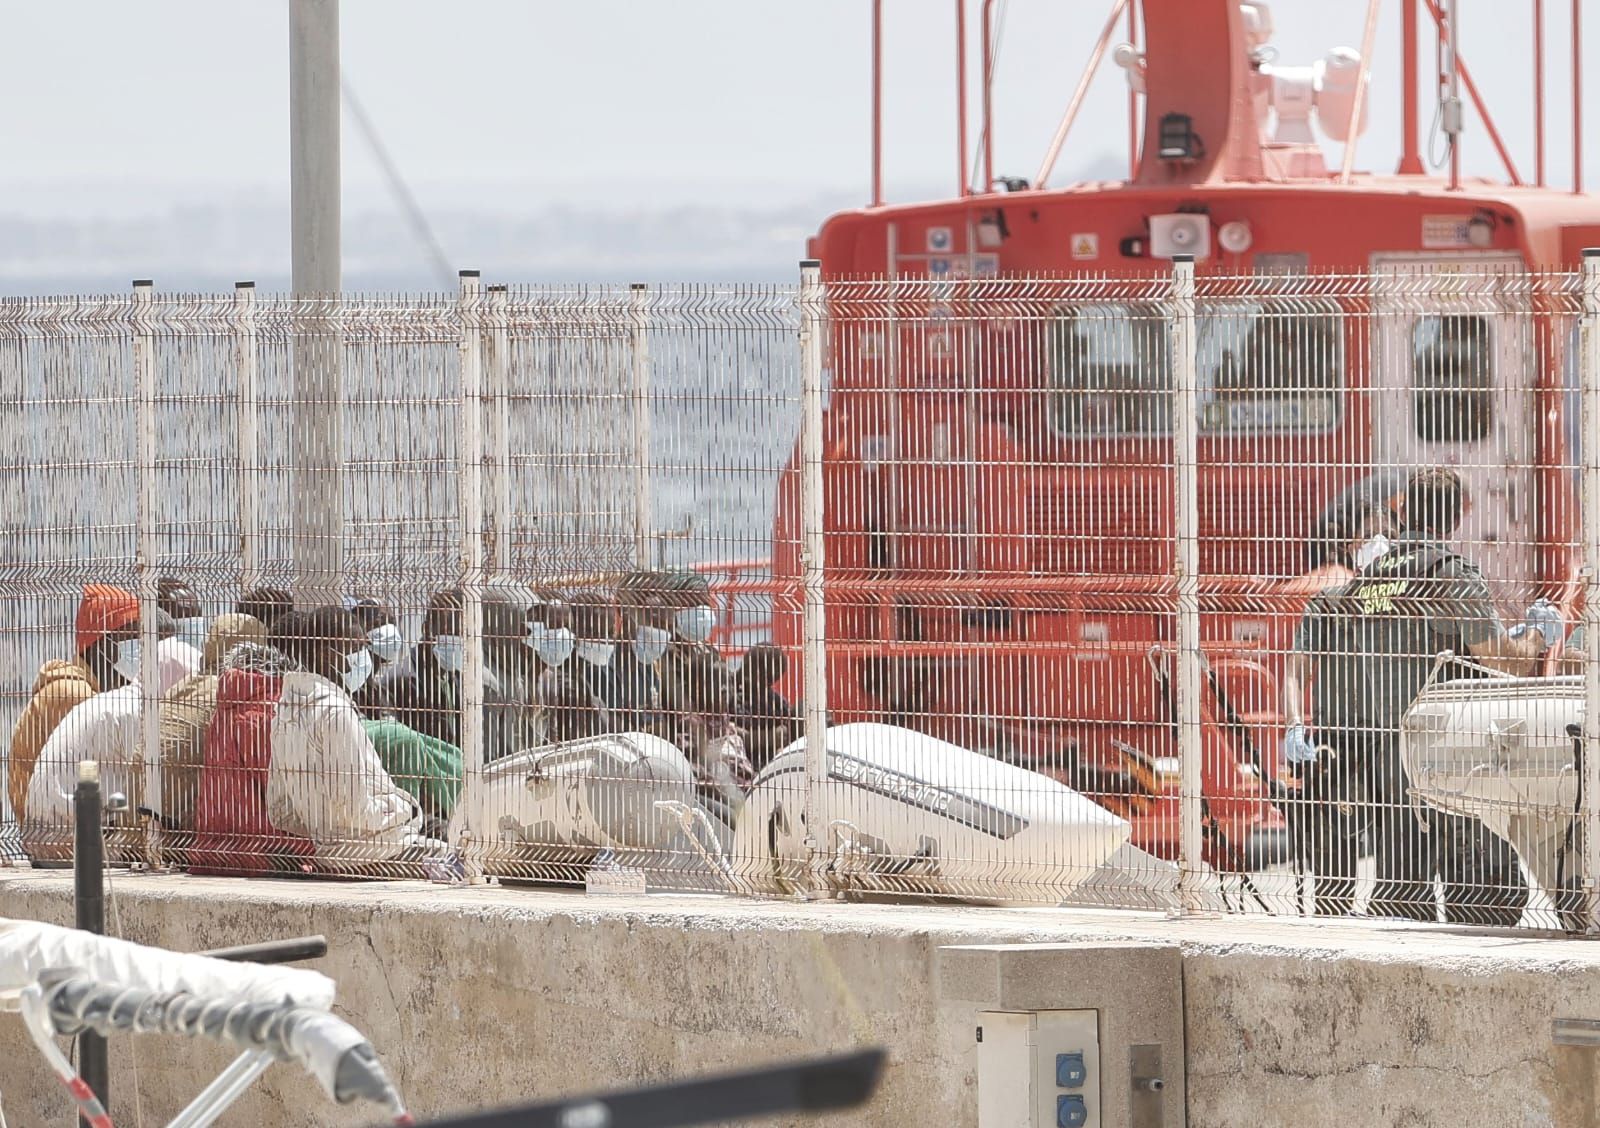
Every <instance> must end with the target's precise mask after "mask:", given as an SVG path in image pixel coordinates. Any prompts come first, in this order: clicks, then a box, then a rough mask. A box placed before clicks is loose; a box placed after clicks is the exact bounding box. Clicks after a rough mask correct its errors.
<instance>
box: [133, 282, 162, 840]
mask: <svg viewBox="0 0 1600 1128" xmlns="http://www.w3.org/2000/svg"><path fill="white" fill-rule="evenodd" d="M154 289H155V287H154V284H153V283H152V282H151V281H150V280H149V279H147V278H142V279H139V280H138V281H136V282H134V284H133V378H134V384H135V386H136V394H137V395H138V397H139V411H138V427H139V442H138V452H139V506H138V510H139V651H140V656H139V682H140V690H139V699H140V713H139V733H140V737H139V739H140V743H141V746H142V750H143V751H142V757H143V760H144V765H143V766H144V773H143V774H144V782H143V793H142V795H137V796H136V795H130V796H128V801H129V802H130V803H131V804H133V806H134V807H135V808H137V807H149V808H150V809H151V810H153V811H160V810H161V713H160V709H161V675H160V669H161V667H160V656H159V655H158V654H157V653H156V648H157V647H158V646H159V645H160V641H161V640H160V637H159V635H158V634H157V631H156V619H157V614H156V611H157V601H158V598H159V595H160V592H159V586H158V580H159V572H160V568H161V558H160V550H161V546H160V541H159V538H158V537H157V534H156V530H157V525H158V522H159V521H160V519H161V514H160V511H159V508H158V505H157V488H156V355H155V332H154V329H153V319H152V317H151V305H152V300H153V296H154Z"/></svg>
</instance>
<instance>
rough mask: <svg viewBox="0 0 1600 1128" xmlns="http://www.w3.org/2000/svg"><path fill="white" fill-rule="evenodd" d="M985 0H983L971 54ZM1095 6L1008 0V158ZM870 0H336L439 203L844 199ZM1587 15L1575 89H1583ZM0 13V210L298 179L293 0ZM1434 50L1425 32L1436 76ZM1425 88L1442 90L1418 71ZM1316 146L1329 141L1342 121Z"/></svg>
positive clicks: (1487, 36)
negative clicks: (291, 122) (293, 136)
mask: <svg viewBox="0 0 1600 1128" xmlns="http://www.w3.org/2000/svg"><path fill="white" fill-rule="evenodd" d="M953 7H954V6H953V5H952V4H949V3H943V2H940V0H888V2H887V4H886V9H887V23H888V41H887V42H888V48H887V64H886V73H887V79H888V90H889V97H888V103H887V107H888V112H887V120H886V133H887V137H888V161H887V167H888V172H889V185H890V189H891V195H893V196H896V197H898V198H902V199H904V198H915V197H917V196H923V195H926V194H929V193H935V192H937V193H941V194H942V193H947V192H949V191H950V190H951V189H952V188H953V187H954V183H955V163H956V160H955V154H954V143H953V135H954V110H953V106H954V91H953V83H952V72H953V68H954V60H953V41H954V35H953V26H954V19H953V14H952V13H953ZM979 7H980V5H979V3H978V2H977V0H972V2H971V4H970V11H971V16H970V23H971V27H972V30H971V47H972V55H973V63H972V66H971V72H972V74H973V75H974V77H975V76H976V73H977V64H976V56H977V47H978V44H977V13H978V9H979ZM1108 7H1109V5H1108V4H1107V3H1103V2H1100V0H1094V2H1090V0H1003V2H1002V4H1001V8H1002V9H1003V10H1004V13H1005V15H1004V18H1005V37H1004V39H1003V42H1002V44H1001V47H1000V58H999V64H998V78H997V83H996V104H997V107H998V125H997V134H998V144H997V154H998V158H997V161H996V165H997V168H998V169H1000V170H1003V171H1005V172H1010V173H1020V174H1022V175H1027V176H1030V177H1031V176H1032V175H1033V173H1034V171H1035V169H1036V167H1037V165H1038V162H1039V158H1040V155H1041V153H1042V151H1043V149H1044V147H1045V144H1046V142H1047V141H1048V138H1049V136H1050V133H1051V132H1052V130H1053V127H1054V124H1055V121H1056V118H1057V117H1058V116H1059V114H1060V112H1061V109H1062V107H1063V106H1064V104H1065V103H1066V100H1067V97H1068V95H1069V94H1070V92H1071V90H1072V87H1073V85H1074V84H1075V82H1076V81H1077V78H1078V74H1079V72H1080V70H1081V68H1082V65H1083V62H1084V60H1085V58H1086V57H1087V54H1088V51H1089V47H1090V44H1091V42H1092V39H1093V36H1094V34H1095V33H1096V31H1097V30H1098V28H1099V26H1100V24H1101V23H1102V21H1103V20H1104V18H1105V13H1106V11H1107V10H1108ZM1546 7H1547V8H1548V9H1549V10H1550V12H1549V29H1548V41H1549V51H1550V67H1549V70H1550V74H1549V88H1550V90H1551V92H1552V93H1553V94H1555V95H1556V97H1555V98H1553V99H1552V102H1551V106H1550V113H1549V127H1550V139H1551V145H1550V158H1549V170H1550V173H1551V175H1552V177H1553V178H1555V179H1559V180H1563V181H1564V180H1565V178H1566V177H1567V175H1568V171H1567V170H1568V167H1569V164H1568V153H1569V148H1568V145H1569V142H1568V125H1567V122H1568V114H1567V104H1568V102H1567V99H1568V94H1567V91H1568V81H1569V48H1568V47H1567V45H1566V44H1567V41H1568V35H1567V29H1568V25H1567V17H1566V13H1567V9H1568V6H1567V5H1566V4H1564V3H1550V4H1547V5H1546ZM1364 8H1365V5H1364V4H1362V3H1359V2H1358V0H1345V2H1342V3H1331V2H1327V0H1280V2H1279V3H1278V4H1277V5H1276V8H1275V16H1276V20H1277V24H1278V28H1279V33H1278V35H1277V37H1276V42H1277V43H1278V45H1279V47H1280V52H1281V53H1280V59H1281V61H1283V62H1307V63H1309V62H1311V61H1312V60H1313V59H1315V58H1316V57H1318V56H1319V55H1320V54H1322V53H1323V52H1324V51H1325V50H1326V49H1327V48H1329V47H1332V46H1334V45H1336V44H1349V45H1352V46H1359V43H1360V38H1361V23H1362V13H1363V10H1364ZM1461 8H1462V10H1463V29H1464V30H1463V55H1464V56H1465V58H1466V59H1467V61H1468V63H1469V64H1470V65H1472V66H1473V67H1475V68H1476V70H1477V74H1478V78H1479V80H1480V83H1481V85H1482V86H1483V87H1484V89H1485V91H1486V93H1487V94H1488V96H1489V98H1490V101H1491V104H1492V105H1493V106H1494V107H1495V111H1496V115H1497V117H1498V118H1499V120H1500V123H1501V126H1502V129H1504V130H1505V131H1506V132H1507V133H1508V134H1509V135H1510V136H1511V138H1512V144H1513V146H1514V149H1515V153H1516V156H1517V158H1518V160H1519V162H1520V163H1521V164H1522V166H1523V169H1524V173H1525V175H1531V165H1532V156H1531V154H1532V148H1533V145H1532V132H1531V124H1530V123H1531V109H1530V105H1531V88H1532V77H1531V64H1530V42H1531V34H1530V29H1529V24H1530V17H1529V15H1528V13H1529V12H1530V11H1531V4H1530V3H1527V2H1524V0H1461ZM869 10H870V5H869V3H868V0H804V2H800V0H582V2H568V3H561V4H558V3H554V2H552V0H522V2H509V0H451V2H448V3H446V2H445V0H432V2H426V0H344V4H343V32H342V35H343V56H344V62H345V68H346V74H347V76H348V77H349V79H350V80H351V81H352V82H353V84H354V85H355V87H356V89H357V91H358V92H359V94H360V96H361V98H362V100H363V101H364V102H365V104H366V107H367V109H368V112H369V113H370V114H371V116H372V117H373V118H374V119H375V121H376V124H377V126H378V128H379V130H380V131H381V133H382V134H383V136H384V138H385V139H386V141H387V143H388V145H389V147H390V148H391V150H392V152H393V155H394V157H395V160H396V161H397V163H398V165H399V166H400V168H401V170H402V171H403V173H404V175H405V176H406V177H407V179H408V180H410V181H411V182H412V184H413V186H414V188H415V190H416V192H417V195H418V197H419V198H420V200H421V202H422V204H423V207H424V208H425V209H428V210H432V209H439V208H461V207H470V208H477V209H483V210H485V211H491V210H492V211H495V212H501V213H517V212H519V211H530V210H534V209H537V208H540V207H544V206H548V205H550V204H552V203H573V202H583V201H592V202H596V203H600V204H603V205H606V206H616V207H629V208H632V207H638V208H640V209H648V208H653V207H657V206H659V205H662V204H671V203H676V202H681V201H687V200H696V199H711V200H716V201H725V202H741V201H747V202H750V203H751V204H753V205H759V206H768V205H772V204H778V203H789V202H798V201H810V200H819V201H827V202H829V203H833V202H837V201H841V200H843V201H851V200H861V199H864V198H865V193H866V190H867V156H868V147H867V144H868V73H869V72H868V42H869V40H868V30H869V29H868V13H869ZM1399 11H1400V9H1399V4H1398V0H1388V2H1386V3H1384V5H1383V11H1382V20H1381V33H1380V36H1379V39H1378V47H1377V53H1376V61H1377V69H1376V71H1375V77H1374V81H1373V88H1372V99H1373V101H1372V106H1373V110H1372V124H1371V128H1370V131H1369V133H1368V135H1367V137H1366V139H1365V140H1364V141H1363V142H1362V146H1361V150H1360V154H1361V155H1360V160H1359V161H1358V167H1367V168H1374V169H1381V170H1384V171H1388V170H1390V169H1392V167H1393V164H1394V160H1395V155H1396V151H1397V146H1398V134H1399V124H1398V112H1397V108H1398V107H1397V90H1398V85H1399V68H1398V59H1397V58H1396V55H1397V51H1398V39H1399V34H1398V33H1399V20H1400V15H1399ZM1595 15H1596V17H1597V18H1596V19H1594V20H1593V21H1592V25H1593V26H1592V28H1591V34H1590V36H1589V39H1590V45H1589V49H1588V51H1587V52H1586V54H1587V57H1588V59H1589V62H1590V64H1591V68H1590V82H1591V89H1592V90H1593V89H1600V69H1597V68H1595V67H1594V66H1593V64H1594V63H1595V61H1596V59H1597V58H1600V12H1596V13H1595ZM0 20H3V21H4V35H3V39H0V42H3V43H4V48H3V54H0V68H3V69H0V73H3V75H4V78H3V80H0V81H3V83H4V88H5V90H6V93H7V97H6V99H5V101H6V107H7V109H6V112H5V113H4V114H3V115H0V151H3V152H4V153H5V155H6V160H5V161H4V162H3V163H0V215H4V214H10V215H18V214H24V215H65V216H96V215H103V216H138V215H143V214H150V213H159V212H164V211H167V210H169V209H170V208H171V207H173V206H174V205H176V204H191V203H196V202H200V203H208V204H214V205H218V206H222V207H227V206H229V204H230V202H234V201H239V200H251V201H254V202H256V203H260V202H262V201H282V200H286V199H287V195H288V187H287V185H288V172H287V165H288V113H287V95H286V72H287V38H288V35H287V6H286V3H285V2H284V0H257V2H251V3H246V2H243V0H161V2H160V3H154V4H129V3H122V2H115V3H113V2H111V0H51V2H50V3H43V4H40V3H34V4H24V3H11V4H7V5H5V7H4V8H3V9H0ZM1424 20H1426V17H1424ZM1431 62H1432V51H1431V45H1430V46H1429V49H1428V51H1427V65H1425V66H1424V68H1423V73H1424V75H1425V76H1426V75H1427V74H1428V73H1429V71H1430V70H1431ZM974 90H976V87H974ZM1124 91H1125V86H1124V84H1123V80H1122V75H1121V72H1120V71H1117V70H1116V69H1115V68H1113V67H1111V66H1110V65H1109V63H1108V64H1107V65H1106V66H1105V67H1104V68H1103V70H1102V72H1101V74H1100V76H1099V77H1098V79H1097V81H1096V83H1095V85H1094V88H1093V91H1092V95H1091V99H1090V101H1089V104H1088V105H1087V106H1086V108H1085V112H1084V114H1083V116H1082V118H1081V120H1080V122H1079V125H1078V128H1077V129H1076V131H1075V132H1074V135H1073V137H1072V139H1071V140H1070V142H1069V148H1068V153H1067V155H1066V156H1065V157H1064V158H1063V162H1062V169H1063V171H1064V172H1065V173H1068V174H1070V173H1071V172H1072V171H1074V170H1076V169H1085V168H1095V167H1100V168H1103V167H1105V165H1106V159H1107V156H1108V155H1109V154H1117V159H1120V154H1121V151H1122V146H1123V137H1124V131H1125V118H1124V104H1125V99H1124ZM1589 101H1590V104H1591V106H1594V104H1595V100H1594V99H1592V98H1591V99H1590V100H1589ZM973 102H974V104H976V96H974V98H973ZM1423 102H1424V108H1425V111H1429V110H1431V97H1430V96H1428V95H1426V94H1425V95H1424V99H1423ZM1596 112H1597V114H1600V110H1597V111H1596ZM1593 120H1596V121H1600V116H1596V117H1594V118H1593ZM1469 122H1470V124H1469V130H1470V132H1469V136H1468V139H1467V142H1466V147H1465V154H1466V165H1467V167H1468V169H1469V171H1482V172H1494V171H1495V170H1496V168H1497V165H1496V162H1495V160H1494V158H1493V154H1492V152H1491V151H1490V149H1489V147H1488V144H1487V141H1486V139H1485V137H1484V134H1483V131H1482V129H1481V128H1480V127H1479V125H1478V124H1477V122H1476V121H1475V120H1472V119H1470V118H1469ZM1426 125H1427V122H1426V120H1425V121H1424V128H1425V129H1426ZM972 134H973V136H974V138H975V137H976V134H977V130H976V127H974V129H973V130H972ZM1328 151H1329V155H1330V159H1331V160H1337V154H1338V151H1337V147H1335V146H1329V148H1328ZM1588 164H1589V167H1588V170H1587V175H1588V179H1589V181H1590V183H1591V184H1592V185H1594V186H1595V187H1597V188H1600V143H1596V144H1592V145H1590V146H1589V157H1588ZM344 167H345V178H346V181H345V182H346V202H347V207H348V208H350V209H352V210H356V209H368V210H371V209H382V208H386V207H388V206H390V205H389V202H388V198H387V195H386V193H385V191H384V189H383V186H382V181H381V179H380V178H379V175H378V170H377V166H376V165H375V163H374V162H373V160H372V158H371V155H370V154H369V153H368V152H367V150H366V149H365V148H364V146H363V145H362V142H361V140H360V138H359V136H358V135H357V134H356V132H355V130H354V128H353V126H352V125H351V123H350V122H349V119H348V116H347V118H346V125H345V158H344ZM1057 179H1058V181H1059V180H1060V179H1063V176H1062V175H1061V174H1058V176H1057ZM820 207H821V205H820V204H819V208H820ZM821 218H822V217H821V215H820V214H819V216H818V219H819V220H820V219H821ZM0 254H3V249H0Z"/></svg>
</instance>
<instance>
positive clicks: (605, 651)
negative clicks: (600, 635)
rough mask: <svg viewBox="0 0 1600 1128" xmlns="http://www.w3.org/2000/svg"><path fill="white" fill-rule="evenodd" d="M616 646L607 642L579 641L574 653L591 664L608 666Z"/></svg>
mask: <svg viewBox="0 0 1600 1128" xmlns="http://www.w3.org/2000/svg"><path fill="white" fill-rule="evenodd" d="M616 652H617V648H616V647H615V646H614V645H612V644H611V643H609V642H580V643H578V645H577V648H576V653H577V655H578V657H579V658H581V659H583V661H585V662H587V663H589V665H591V666H609V665H611V657H612V655H614V654H615V653H616Z"/></svg>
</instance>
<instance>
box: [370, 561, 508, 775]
mask: <svg viewBox="0 0 1600 1128" xmlns="http://www.w3.org/2000/svg"><path fill="white" fill-rule="evenodd" d="M483 627H484V640H483V656H484V678H483V703H484V732H483V754H484V761H485V762H486V763H487V762H488V761H490V760H494V759H498V758H499V757H501V756H505V755H509V754H510V753H511V752H514V751H518V750H520V749H522V748H526V747H531V746H533V745H534V744H537V743H538V735H537V716H536V712H535V703H534V701H533V700H532V692H533V690H532V681H531V678H530V676H529V670H530V669H531V666H532V664H533V653H532V651H530V650H529V649H528V645H527V630H528V628H527V611H526V607H525V605H524V604H522V602H521V600H520V598H519V597H518V595H517V594H516V593H512V592H509V591H507V590H504V589H498V588H496V589H491V590H489V591H487V592H485V594H484V597H483ZM465 662H466V642H465V640H464V639H463V638H462V636H461V592H460V590H459V589H454V588H452V589H447V590H444V591H440V592H436V593H435V594H434V596H433V597H432V599H430V600H429V602H428V609H427V612H426V613H425V614H424V616H423V620H422V641H420V642H419V643H417V645H416V646H415V647H414V648H413V650H412V652H411V655H410V658H409V661H406V662H397V663H395V664H394V665H393V666H391V667H389V669H388V670H386V671H384V675H383V678H382V680H383V681H384V691H385V692H386V693H387V694H388V696H389V701H390V702H391V708H392V712H393V716H394V719H395V720H397V721H399V722H400V723H401V724H403V725H405V726H407V727H408V728H412V729H415V730H416V731H417V732H420V733H422V734H423V735H425V736H429V737H432V738H433V739H435V740H439V741H443V742H444V743H445V744H448V745H450V746H451V747H454V748H460V747H461V671H462V667H463V666H464V665H465ZM502 678H504V679H505V680H506V682H508V683H510V684H511V685H512V687H513V692H514V693H521V694H523V696H521V697H514V696H513V695H512V694H511V693H507V692H506V691H505V690H504V689H503V687H502Z"/></svg>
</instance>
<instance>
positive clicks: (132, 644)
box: [111, 638, 144, 682]
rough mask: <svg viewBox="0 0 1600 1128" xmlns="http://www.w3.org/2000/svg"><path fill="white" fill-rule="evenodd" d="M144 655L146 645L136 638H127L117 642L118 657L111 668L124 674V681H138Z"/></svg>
mask: <svg viewBox="0 0 1600 1128" xmlns="http://www.w3.org/2000/svg"><path fill="white" fill-rule="evenodd" d="M143 656H144V646H143V645H142V644H141V643H140V642H139V640H138V639H136V638H125V639H123V640H122V641H121V642H119V643H117V657H116V659H115V660H114V661H113V662H112V663H111V668H112V669H113V670H115V671H117V673H119V674H121V675H122V678H123V680H124V681H130V682H136V681H138V680H139V671H140V668H141V667H140V662H141V659H142V658H143Z"/></svg>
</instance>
